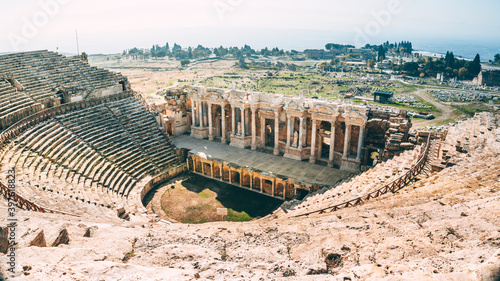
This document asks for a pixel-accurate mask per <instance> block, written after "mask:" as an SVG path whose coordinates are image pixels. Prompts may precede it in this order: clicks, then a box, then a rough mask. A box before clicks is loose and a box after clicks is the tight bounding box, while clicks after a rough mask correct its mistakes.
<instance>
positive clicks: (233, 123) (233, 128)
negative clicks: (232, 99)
mask: <svg viewBox="0 0 500 281" xmlns="http://www.w3.org/2000/svg"><path fill="white" fill-rule="evenodd" d="M235 111H236V110H235V109H234V106H233V105H231V112H232V115H231V120H232V124H231V125H232V128H231V135H232V136H234V135H236V117H235V116H234V115H235Z"/></svg>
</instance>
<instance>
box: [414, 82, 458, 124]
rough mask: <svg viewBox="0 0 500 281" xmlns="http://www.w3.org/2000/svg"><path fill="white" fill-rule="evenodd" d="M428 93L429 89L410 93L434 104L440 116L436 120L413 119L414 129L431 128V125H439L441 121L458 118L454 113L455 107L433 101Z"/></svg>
mask: <svg viewBox="0 0 500 281" xmlns="http://www.w3.org/2000/svg"><path fill="white" fill-rule="evenodd" d="M426 92H427V89H423V90H418V91H416V92H413V93H410V94H412V95H415V96H417V97H420V98H421V99H423V100H424V101H425V102H428V103H430V104H432V105H433V106H434V107H435V108H436V109H437V110H440V111H441V112H440V113H439V114H440V116H438V117H437V118H436V119H434V120H423V119H413V124H414V128H422V127H425V126H431V125H434V124H436V123H439V122H441V121H444V120H446V119H450V118H453V117H457V115H456V114H455V113H454V110H453V107H451V106H449V105H447V104H444V103H441V102H438V101H436V100H434V99H432V98H431V97H430V96H429V95H428V94H427V93H426Z"/></svg>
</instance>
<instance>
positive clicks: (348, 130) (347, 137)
mask: <svg viewBox="0 0 500 281" xmlns="http://www.w3.org/2000/svg"><path fill="white" fill-rule="evenodd" d="M350 141H351V125H350V124H347V123H346V124H345V139H344V154H343V155H342V158H344V159H347V156H348V155H347V149H348V148H349V142H350Z"/></svg>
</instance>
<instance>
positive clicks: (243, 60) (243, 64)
mask: <svg viewBox="0 0 500 281" xmlns="http://www.w3.org/2000/svg"><path fill="white" fill-rule="evenodd" d="M238 66H239V67H240V68H242V69H247V68H248V66H247V63H246V62H245V58H244V57H240V59H239V61H238Z"/></svg>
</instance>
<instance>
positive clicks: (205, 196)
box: [198, 190, 212, 198]
mask: <svg viewBox="0 0 500 281" xmlns="http://www.w3.org/2000/svg"><path fill="white" fill-rule="evenodd" d="M198 196H200V197H201V198H210V197H211V196H212V195H211V194H210V193H208V192H206V191H205V190H203V191H202V192H200V193H198Z"/></svg>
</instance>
